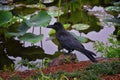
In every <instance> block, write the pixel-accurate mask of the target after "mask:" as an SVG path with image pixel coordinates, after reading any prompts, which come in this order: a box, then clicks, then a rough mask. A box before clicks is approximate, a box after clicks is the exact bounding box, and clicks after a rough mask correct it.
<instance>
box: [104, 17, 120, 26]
mask: <svg viewBox="0 0 120 80" xmlns="http://www.w3.org/2000/svg"><path fill="white" fill-rule="evenodd" d="M105 21H107V22H113V23H116V25H120V19H119V18H112V19H105Z"/></svg>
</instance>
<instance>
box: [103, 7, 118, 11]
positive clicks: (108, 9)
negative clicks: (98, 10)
mask: <svg viewBox="0 0 120 80" xmlns="http://www.w3.org/2000/svg"><path fill="white" fill-rule="evenodd" d="M105 10H106V11H117V12H120V7H119V6H109V7H106V8H105Z"/></svg>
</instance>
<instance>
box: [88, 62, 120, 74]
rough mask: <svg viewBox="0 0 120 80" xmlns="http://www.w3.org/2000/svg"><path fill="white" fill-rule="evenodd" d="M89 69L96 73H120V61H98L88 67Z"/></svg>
mask: <svg viewBox="0 0 120 80" xmlns="http://www.w3.org/2000/svg"><path fill="white" fill-rule="evenodd" d="M87 71H92V72H93V73H94V74H97V75H98V74H105V75H115V74H117V73H120V62H116V61H115V62H103V63H97V64H94V65H92V66H90V67H88V68H87Z"/></svg>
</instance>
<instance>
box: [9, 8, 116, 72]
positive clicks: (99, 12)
mask: <svg viewBox="0 0 120 80" xmlns="http://www.w3.org/2000/svg"><path fill="white" fill-rule="evenodd" d="M88 12H91V13H87V12H77V13H73V14H71V15H74V16H67V18H68V19H66V20H65V19H64V18H65V16H66V15H67V14H65V15H63V16H62V17H61V18H60V20H61V22H62V21H64V22H73V23H74V24H75V23H78V22H82V23H84V22H85V23H87V24H89V25H90V28H89V29H88V30H86V31H77V30H74V29H71V30H69V31H70V32H74V33H75V34H76V35H78V36H82V37H86V38H89V39H90V40H92V41H102V42H104V43H106V42H107V38H108V37H109V35H111V34H112V33H113V32H114V30H115V29H114V25H113V24H111V23H104V22H103V19H104V18H105V17H108V16H110V15H109V14H107V13H106V12H105V11H104V8H102V7H96V8H93V9H91V10H90V11H88ZM88 14H89V15H88ZM91 14H92V15H91ZM78 16H79V17H78ZM111 17H112V16H111ZM83 18H84V19H83ZM74 19H76V20H74ZM67 20H69V21H67ZM71 20H74V21H71ZM84 20H88V21H84ZM54 22H56V19H55V18H52V20H51V23H50V24H53V23H54ZM98 22H99V24H101V25H97V23H98ZM50 30H51V29H48V28H41V33H42V34H44V38H43V40H42V43H41V42H39V43H37V44H34V45H36V46H38V47H34V49H33V48H32V47H30V46H31V44H30V43H28V42H21V43H24V47H23V46H21V44H18V42H16V44H18V45H17V46H16V45H15V46H14V44H15V43H11V42H9V44H8V47H9V49H8V53H9V55H8V56H9V59H11V60H12V61H13V62H14V63H15V65H16V69H18V70H25V69H27V68H26V67H22V68H20V67H19V65H17V62H19V61H20V60H21V59H22V58H24V59H25V58H29V60H31V61H32V60H33V61H35V60H36V61H38V62H39V61H41V59H43V58H45V57H48V58H49V57H50V58H55V57H53V56H52V55H55V54H57V53H56V52H57V51H58V46H57V45H55V44H54V43H53V42H52V40H47V39H48V38H49V37H50V36H49V32H50ZM32 31H33V28H31V29H30V30H29V31H28V32H32ZM33 32H34V33H35V34H40V28H38V27H35V28H34V31H33ZM10 43H11V44H10ZM10 45H11V46H10ZM83 45H84V46H85V48H86V49H88V50H90V51H93V52H95V53H96V51H95V50H94V49H93V42H91V41H89V42H87V43H83ZM11 47H14V48H15V49H14V50H13V49H11ZM19 47H20V49H19ZM41 47H42V48H41ZM25 48H26V49H25ZM38 53H39V54H38ZM73 53H75V54H76V55H77V58H78V60H79V61H83V60H88V58H87V57H86V56H84V55H83V54H81V53H80V52H77V51H74V52H73ZM96 54H97V56H96V58H98V57H101V56H102V55H101V53H96ZM9 59H8V60H9ZM9 61H10V60H9Z"/></svg>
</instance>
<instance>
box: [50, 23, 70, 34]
mask: <svg viewBox="0 0 120 80" xmlns="http://www.w3.org/2000/svg"><path fill="white" fill-rule="evenodd" d="M69 27H70V24H64V28H65V29H68V28H69ZM54 33H55V30H54V29H52V30H51V31H50V32H49V34H50V35H51V34H54Z"/></svg>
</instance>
